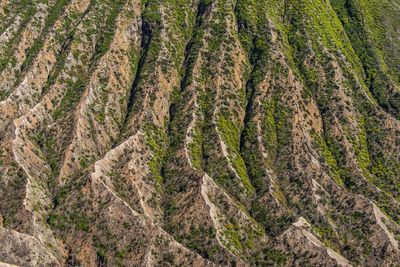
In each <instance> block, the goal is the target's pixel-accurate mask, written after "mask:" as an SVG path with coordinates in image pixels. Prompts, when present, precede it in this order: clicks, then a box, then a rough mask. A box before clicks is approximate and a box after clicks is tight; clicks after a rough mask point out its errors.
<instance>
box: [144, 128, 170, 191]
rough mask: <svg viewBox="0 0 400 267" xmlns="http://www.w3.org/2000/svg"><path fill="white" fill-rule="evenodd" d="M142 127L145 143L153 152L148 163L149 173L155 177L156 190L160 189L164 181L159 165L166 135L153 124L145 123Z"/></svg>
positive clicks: (160, 165)
mask: <svg viewBox="0 0 400 267" xmlns="http://www.w3.org/2000/svg"><path fill="white" fill-rule="evenodd" d="M144 129H145V135H146V141H147V145H148V146H149V147H150V149H151V150H152V153H153V157H152V159H151V161H150V162H149V163H148V166H149V168H150V174H151V176H152V178H154V179H155V182H156V185H157V188H158V190H161V188H162V185H163V182H164V179H163V177H162V176H161V167H162V165H163V158H164V153H165V147H166V141H165V140H167V137H166V135H165V133H164V132H163V130H162V129H160V128H158V127H157V126H155V125H153V124H147V125H146V126H145V127H144Z"/></svg>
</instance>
